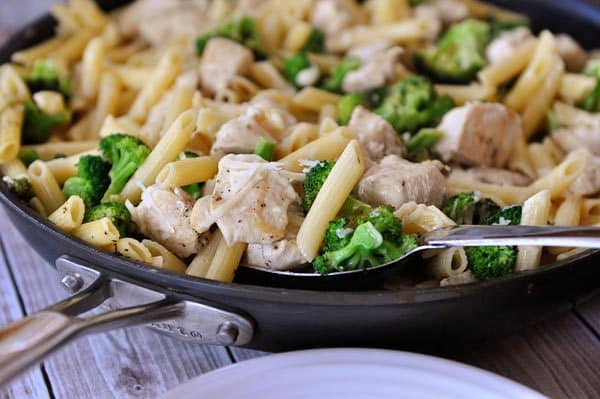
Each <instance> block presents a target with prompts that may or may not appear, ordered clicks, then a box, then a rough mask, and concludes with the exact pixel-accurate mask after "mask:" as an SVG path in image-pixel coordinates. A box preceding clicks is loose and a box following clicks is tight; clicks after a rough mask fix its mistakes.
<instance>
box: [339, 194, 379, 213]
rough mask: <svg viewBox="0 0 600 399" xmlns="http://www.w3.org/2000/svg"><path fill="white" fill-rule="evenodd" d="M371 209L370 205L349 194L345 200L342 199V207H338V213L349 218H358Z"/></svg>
mask: <svg viewBox="0 0 600 399" xmlns="http://www.w3.org/2000/svg"><path fill="white" fill-rule="evenodd" d="M372 210H373V208H372V207H371V205H369V204H366V203H364V202H362V201H360V200H358V199H356V198H354V197H353V196H351V195H350V196H349V197H348V198H346V201H344V204H343V205H342V209H340V212H339V213H338V215H340V216H346V217H350V218H358V217H362V216H366V215H368V214H369V213H371V211H372Z"/></svg>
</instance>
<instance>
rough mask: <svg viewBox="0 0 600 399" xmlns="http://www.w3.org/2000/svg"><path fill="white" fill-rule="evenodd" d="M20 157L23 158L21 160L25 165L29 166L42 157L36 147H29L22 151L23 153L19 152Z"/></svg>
mask: <svg viewBox="0 0 600 399" xmlns="http://www.w3.org/2000/svg"><path fill="white" fill-rule="evenodd" d="M19 158H21V162H23V164H24V165H25V166H29V165H31V164H32V163H33V162H35V161H37V160H38V159H42V157H40V154H39V153H38V152H37V151H36V150H34V149H27V150H23V151H21V153H20V154H19Z"/></svg>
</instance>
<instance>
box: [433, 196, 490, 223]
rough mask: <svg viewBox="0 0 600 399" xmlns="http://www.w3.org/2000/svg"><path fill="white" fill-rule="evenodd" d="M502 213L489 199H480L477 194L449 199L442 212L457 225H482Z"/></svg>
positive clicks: (445, 202)
mask: <svg viewBox="0 0 600 399" xmlns="http://www.w3.org/2000/svg"><path fill="white" fill-rule="evenodd" d="M499 211H500V207H499V206H498V204H496V203H495V202H494V201H492V200H491V199H489V198H483V199H478V198H477V197H476V195H475V193H473V192H470V193H460V194H458V195H455V196H453V197H450V198H448V199H447V200H446V201H444V204H443V205H442V212H444V213H445V214H446V216H448V217H449V218H450V219H452V220H454V221H455V222H456V223H457V224H482V223H483V221H485V220H487V219H488V218H490V217H492V216H493V215H495V214H497V213H498V212H499Z"/></svg>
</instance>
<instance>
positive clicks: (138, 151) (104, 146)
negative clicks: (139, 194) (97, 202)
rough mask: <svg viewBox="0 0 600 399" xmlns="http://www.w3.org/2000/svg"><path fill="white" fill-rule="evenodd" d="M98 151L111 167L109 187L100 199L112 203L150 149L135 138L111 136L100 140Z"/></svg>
mask: <svg viewBox="0 0 600 399" xmlns="http://www.w3.org/2000/svg"><path fill="white" fill-rule="evenodd" d="M100 151H101V152H102V156H103V157H104V158H105V159H107V160H108V161H109V162H110V163H111V165H112V166H111V168H110V172H109V174H108V176H109V177H110V185H109V186H108V189H107V190H106V192H105V193H104V196H103V197H102V202H112V201H113V198H114V197H115V196H117V195H118V194H119V193H120V192H121V190H123V187H125V184H126V183H127V181H128V180H129V178H130V177H131V176H132V175H133V174H134V173H135V171H136V170H137V169H138V168H139V167H140V165H141V164H142V163H143V162H144V161H145V160H146V158H147V157H148V155H149V154H150V148H149V147H148V146H147V145H145V144H144V143H142V141H141V140H140V139H138V138H137V137H133V136H129V135H127V134H112V135H110V136H107V137H104V138H103V139H102V140H100Z"/></svg>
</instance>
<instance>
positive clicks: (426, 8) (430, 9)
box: [414, 0, 469, 26]
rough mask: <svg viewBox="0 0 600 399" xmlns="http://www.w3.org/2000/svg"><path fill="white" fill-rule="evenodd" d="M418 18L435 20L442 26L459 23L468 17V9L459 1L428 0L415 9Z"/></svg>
mask: <svg viewBox="0 0 600 399" xmlns="http://www.w3.org/2000/svg"><path fill="white" fill-rule="evenodd" d="M414 13H415V16H416V17H418V18H423V19H428V20H437V21H440V23H441V24H442V25H444V26H449V25H452V24H454V23H456V22H460V21H462V20H463V19H465V18H467V17H468V16H469V9H468V8H467V6H466V5H465V4H464V3H463V2H462V1H459V0H430V1H428V2H426V3H425V4H421V5H419V6H417V7H415V10H414Z"/></svg>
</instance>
